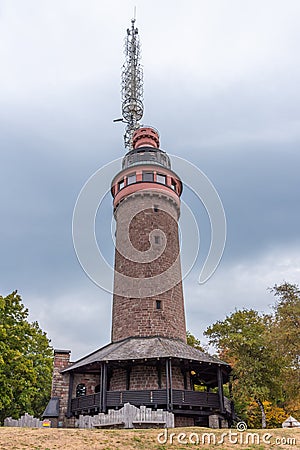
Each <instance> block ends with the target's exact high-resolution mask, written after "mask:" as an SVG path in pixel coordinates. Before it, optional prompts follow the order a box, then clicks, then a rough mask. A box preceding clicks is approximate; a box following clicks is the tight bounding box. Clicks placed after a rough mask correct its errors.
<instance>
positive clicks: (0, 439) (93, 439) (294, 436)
mask: <svg viewBox="0 0 300 450" xmlns="http://www.w3.org/2000/svg"><path fill="white" fill-rule="evenodd" d="M172 433H175V435H172ZM182 433H184V434H182ZM225 433H227V434H225ZM159 434H160V436H159V441H158V435H159ZM166 441H167V442H166ZM197 442H198V443H197ZM173 448H175V449H185V448H190V449H192V448H194V449H201V450H202V449H205V450H206V449H211V448H219V449H226V450H229V449H230V450H233V449H249V450H250V449H251V450H254V449H257V450H263V449H272V450H273V449H276V450H279V449H286V450H291V449H292V450H296V449H297V450H299V449H300V428H298V429H296V428H292V429H274V430H264V431H262V430H247V431H244V432H238V431H237V430H234V429H232V430H227V429H223V430H212V429H208V428H196V427H194V428H176V429H172V430H171V429H169V430H159V429H155V430H153V429H152V430H79V429H54V428H52V429H43V428H38V429H34V428H8V427H0V449H1V450H29V449H30V450H56V449H59V450H94V449H95V450H117V449H119V450H123V449H145V450H148V449H149V450H151V449H156V450H167V449H168V450H169V449H173Z"/></svg>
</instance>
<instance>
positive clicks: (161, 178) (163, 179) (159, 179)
mask: <svg viewBox="0 0 300 450" xmlns="http://www.w3.org/2000/svg"><path fill="white" fill-rule="evenodd" d="M156 181H157V182H158V183H161V184H166V176H165V175H161V174H160V173H158V174H157V175H156Z"/></svg>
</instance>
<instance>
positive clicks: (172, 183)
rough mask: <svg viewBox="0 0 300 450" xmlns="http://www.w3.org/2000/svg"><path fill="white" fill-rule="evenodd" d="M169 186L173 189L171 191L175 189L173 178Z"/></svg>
mask: <svg viewBox="0 0 300 450" xmlns="http://www.w3.org/2000/svg"><path fill="white" fill-rule="evenodd" d="M171 188H172V189H173V191H175V190H176V183H175V180H173V178H172V180H171Z"/></svg>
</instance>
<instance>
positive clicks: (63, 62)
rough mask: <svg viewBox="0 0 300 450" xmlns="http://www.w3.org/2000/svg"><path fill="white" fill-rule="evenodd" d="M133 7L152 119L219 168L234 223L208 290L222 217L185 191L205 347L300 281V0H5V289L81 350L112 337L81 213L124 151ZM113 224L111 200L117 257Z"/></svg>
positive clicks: (59, 341)
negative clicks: (226, 326)
mask: <svg viewBox="0 0 300 450" xmlns="http://www.w3.org/2000/svg"><path fill="white" fill-rule="evenodd" d="M134 5H136V6H137V26H138V28H139V32H140V37H141V42H142V63H143V66H144V91H145V93H144V103H145V115H144V119H143V123H145V124H150V125H153V126H155V127H156V128H158V129H159V131H160V135H161V148H162V149H164V150H166V151H167V152H169V153H170V154H174V155H177V156H181V157H184V158H185V159H187V160H188V161H190V162H192V163H193V164H195V165H196V166H197V167H199V168H200V169H201V170H202V171H203V172H204V173H205V174H206V175H207V176H208V177H209V179H210V180H211V181H212V183H213V184H214V186H215V187H216V189H217V191H218V193H219V195H220V197H221V199H222V202H223V205H224V209H225V213H226V218H227V226H228V235H227V243H226V247H225V252H224V255H223V258H222V261H221V263H220V265H219V268H218V269H217V271H216V272H215V274H214V275H213V276H212V277H211V279H210V280H209V281H208V282H207V283H205V284H204V285H199V284H198V277H199V274H200V271H201V267H202V265H203V261H204V259H205V257H206V255H207V252H208V248H209V242H210V228H209V221H208V218H207V216H206V214H205V211H204V208H203V206H202V205H201V203H200V202H199V201H197V199H196V198H194V197H193V196H192V195H191V194H190V193H189V191H188V189H185V192H184V194H183V200H184V201H185V202H187V203H188V204H189V206H190V208H191V209H192V210H193V212H194V214H195V217H196V218H197V220H198V221H199V229H200V234H201V248H200V254H199V257H198V259H197V261H196V264H195V266H194V268H193V270H192V271H191V273H190V274H189V275H188V276H187V278H186V279H185V280H184V290H185V305H186V317H187V327H188V329H189V330H190V331H191V332H192V333H193V334H195V335H196V336H197V337H199V338H200V339H201V340H202V339H203V338H202V332H203V331H204V330H205V329H206V328H207V327H208V326H209V325H210V324H212V323H213V322H215V321H216V320H222V319H224V317H225V315H226V314H229V313H230V312H232V311H234V309H235V308H242V307H247V308H250V307H254V308H256V309H258V310H259V311H268V310H269V305H270V304H271V303H272V302H273V297H272V295H271V294H270V293H269V292H268V291H267V288H268V287H270V286H273V285H274V284H275V283H277V284H278V283H281V282H282V281H284V280H286V281H289V282H293V283H298V282H299V278H300V235H299V230H300V208H299V201H300V189H299V188H300V183H299V168H300V151H299V144H300V83H299V79H300V78H299V76H300V59H299V42H300V27H299V23H300V2H299V1H298V0H282V1H280V0H270V1H268V0H264V1H261V0H260V1H258V0H244V1H240V0H228V1H225V0H209V1H208V0H206V1H201V0H195V1H192V0H190V1H189V0H187V1H175V0H172V1H168V0H167V1H166V0H165V1H163V2H162V1H158V0H152V1H151V2H149V1H141V0H135V1H129V0H128V1H127V0H119V1H100V0H94V1H93V0H89V1H83V0H70V1H67V0H64V1H58V0H51V1H50V0H49V1H48V0H44V1H42V2H41V1H39V0H36V1H34V0H27V1H26V2H24V1H22V0H20V1H18V0H10V1H8V0H7V1H5V0H0V60H1V70H0V99H1V101H0V152H1V153H0V155H1V156H0V158H1V159H0V167H1V191H0V201H1V222H0V227H1V235H0V252H1V272H0V294H1V295H7V294H8V293H10V292H11V291H13V290H15V289H18V291H19V293H20V294H21V296H22V298H23V302H24V304H25V305H26V307H28V308H29V311H30V318H31V320H38V322H39V324H40V326H41V327H42V328H43V329H44V330H45V331H46V332H47V334H48V337H49V338H50V339H51V341H52V345H53V346H54V347H56V348H67V349H71V350H72V358H73V359H75V358H78V357H81V356H83V355H84V354H86V353H89V352H91V351H93V350H94V349H96V348H98V347H101V346H102V345H104V344H106V343H108V342H109V341H110V327H111V323H110V322H111V295H110V294H108V293H106V292H105V291H103V290H101V289H100V288H99V287H97V286H96V285H95V284H93V283H92V282H91V281H90V279H89V278H88V277H87V276H86V274H85V273H84V271H83V270H82V269H81V267H80V265H79V263H78V261H77V258H76V254H75V251H74V248H73V244H72V231H71V230H72V214H73V209H74V205H75V202H76V198H77V196H78V194H79V192H80V190H81V188H82V186H83V185H84V183H85V182H86V180H87V179H88V178H89V177H90V176H91V175H92V174H93V173H94V172H95V171H96V170H97V169H99V168H101V167H102V166H103V165H105V164H107V163H109V162H110V161H112V160H113V159H115V158H119V157H121V156H122V155H123V154H124V147H123V132H124V128H123V125H122V124H120V123H117V124H114V123H113V122H112V120H113V119H114V118H118V117H120V110H121V103H120V72H121V66H122V64H123V61H124V54H123V44H124V38H125V34H126V29H127V28H128V27H129V26H130V19H131V18H132V16H133V9H134ZM179 175H180V174H179ZM111 222H112V207H111V199H110V197H109V195H107V197H106V198H105V201H104V202H103V205H102V207H101V211H99V213H98V217H97V237H98V240H99V246H100V247H101V246H102V247H101V250H102V251H103V254H105V256H106V258H107V260H108V261H110V262H112V261H113V242H112V239H111V234H110V233H111Z"/></svg>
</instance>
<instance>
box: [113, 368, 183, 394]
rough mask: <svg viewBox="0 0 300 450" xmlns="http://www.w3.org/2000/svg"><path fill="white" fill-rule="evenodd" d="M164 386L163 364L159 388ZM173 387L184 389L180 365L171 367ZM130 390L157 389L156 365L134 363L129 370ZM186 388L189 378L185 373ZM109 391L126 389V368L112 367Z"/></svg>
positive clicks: (164, 371)
mask: <svg viewBox="0 0 300 450" xmlns="http://www.w3.org/2000/svg"><path fill="white" fill-rule="evenodd" d="M165 387H166V370H165V365H162V367H161V387H160V388H161V389H163V388H165ZM172 387H173V389H184V377H183V374H182V372H181V369H180V367H176V366H174V367H172ZM129 388H130V390H143V389H145V390H147V389H159V385H158V370H157V367H156V366H148V365H136V366H133V367H132V369H131V372H130V387H129ZM187 388H188V389H190V380H189V376H188V374H187ZM109 389H110V391H123V390H126V370H125V369H114V370H113V373H112V376H111V379H110V388H109Z"/></svg>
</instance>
